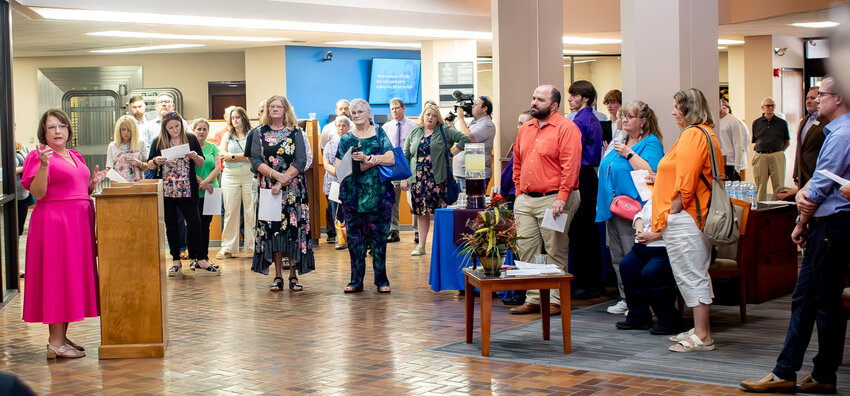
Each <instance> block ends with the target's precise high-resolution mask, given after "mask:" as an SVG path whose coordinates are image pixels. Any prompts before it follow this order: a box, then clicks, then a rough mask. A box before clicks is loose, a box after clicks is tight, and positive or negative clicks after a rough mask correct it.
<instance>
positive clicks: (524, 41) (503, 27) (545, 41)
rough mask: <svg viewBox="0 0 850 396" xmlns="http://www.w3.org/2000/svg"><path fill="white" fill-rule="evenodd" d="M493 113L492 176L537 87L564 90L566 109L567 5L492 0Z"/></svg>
mask: <svg viewBox="0 0 850 396" xmlns="http://www.w3.org/2000/svg"><path fill="white" fill-rule="evenodd" d="M491 4H492V5H491V21H492V24H493V96H494V98H493V115H494V122H495V123H496V131H497V132H496V141H495V144H494V148H493V151H494V157H495V159H496V160H495V161H494V168H495V169H494V172H493V173H494V179H493V183H494V184H495V185H498V184H497V183H498V182H499V176H500V173H499V172H498V169H499V168H498V166H495V165H496V164H498V160H499V158H502V157H504V155H505V154H506V153H507V152H508V149H509V148H510V146H511V144H512V143H513V142H514V140H515V139H516V119H517V117H518V116H519V114H520V113H522V112H523V111H525V110H528V109H529V108H530V107H531V95H532V93H533V92H534V88H536V87H537V86H539V85H541V84H551V85H554V86H556V87H558V88H559V89H561V94H562V100H561V102H562V103H561V109H560V111H561V113H563V112H564V109H565V108H567V105H566V92H565V90H563V87H564V58H563V56H564V55H563V35H564V33H563V31H564V22H563V4H562V1H561V0H492V1H491Z"/></svg>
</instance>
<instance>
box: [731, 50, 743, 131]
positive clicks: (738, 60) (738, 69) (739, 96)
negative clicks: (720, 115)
mask: <svg viewBox="0 0 850 396" xmlns="http://www.w3.org/2000/svg"><path fill="white" fill-rule="evenodd" d="M728 54H729V106H730V107H731V108H732V114H733V115H735V117H736V118H738V119H740V120H743V119H744V118H746V112H745V110H744V109H745V108H746V107H745V106H746V104H745V102H746V96H745V95H746V92H747V87H746V78H745V77H744V73H745V70H746V68H745V67H744V65H745V63H744V47H743V46H740V45H737V46H734V47H729V50H728Z"/></svg>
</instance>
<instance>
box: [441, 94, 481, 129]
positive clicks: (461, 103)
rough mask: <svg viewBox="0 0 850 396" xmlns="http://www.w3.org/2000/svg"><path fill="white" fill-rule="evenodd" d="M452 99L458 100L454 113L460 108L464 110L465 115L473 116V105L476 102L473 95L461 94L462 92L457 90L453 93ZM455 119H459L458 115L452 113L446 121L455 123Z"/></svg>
mask: <svg viewBox="0 0 850 396" xmlns="http://www.w3.org/2000/svg"><path fill="white" fill-rule="evenodd" d="M452 97H453V98H455V100H456V102H455V109H454V111H457V108H458V107H460V108H461V109H463V113H464V114H466V115H472V104H473V102H474V100H475V98H474V97H473V96H472V94H465V93H463V92H460V90H455V91H454V92H452ZM455 118H457V114H455V113H454V112H452V111H450V112H449V114H448V115H447V116H446V121H448V122H453V121H454V120H455Z"/></svg>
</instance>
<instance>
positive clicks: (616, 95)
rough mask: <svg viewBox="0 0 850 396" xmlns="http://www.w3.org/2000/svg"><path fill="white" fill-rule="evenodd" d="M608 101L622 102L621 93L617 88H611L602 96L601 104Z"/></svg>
mask: <svg viewBox="0 0 850 396" xmlns="http://www.w3.org/2000/svg"><path fill="white" fill-rule="evenodd" d="M610 102H617V103H619V104H623V93H622V92H620V90H619V89H612V90H610V91H608V93H607V94H605V97H604V98H602V104H604V105H607V104H608V103H610Z"/></svg>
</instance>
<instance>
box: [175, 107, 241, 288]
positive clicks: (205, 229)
mask: <svg viewBox="0 0 850 396" xmlns="http://www.w3.org/2000/svg"><path fill="white" fill-rule="evenodd" d="M192 130H193V131H195V136H197V137H198V143H199V144H200V145H201V151H202V152H203V153H204V165H203V166H201V167H200V168H198V169H197V175H195V178H197V179H198V196H199V199H198V214H199V215H200V216H201V249H200V252H199V255H198V260H202V261H209V259H210V258H209V256H208V252H209V250H210V223H211V222H212V219H213V215H205V214H204V195H205V194H207V193H210V194H211V193H212V192H213V189H214V188H218V174H219V173H221V157H220V156H219V155H218V147H216V145H215V144H213V143H212V142H207V137H208V136H209V134H210V123H209V121H207V120H206V119H204V118H198V119H196V120H195V122H193V123H192ZM217 209H218V210H221V205H218V208H217ZM251 225H253V223H250V224H249V225H248V227H251ZM252 228H253V227H252ZM189 268H190V269H191V270H192V271H195V270H196V269H198V268H201V269H203V270H205V271H201V273H202V274H212V275H219V274H221V272H220V271H218V268H217V267H216V266H214V265H210V266H208V267H207V268H202V267H201V266H200V264H199V263H198V262H197V261H193V262H192V264H191V265H189Z"/></svg>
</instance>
